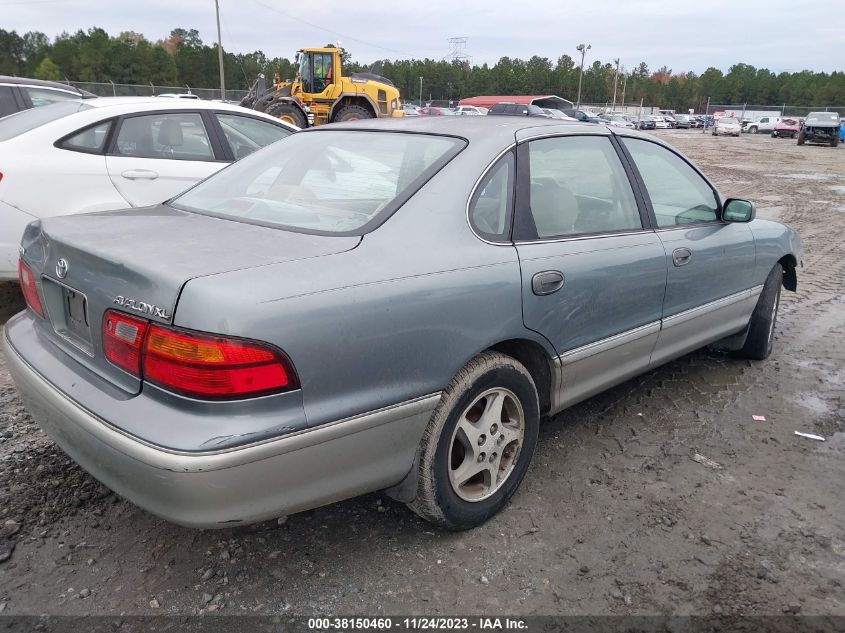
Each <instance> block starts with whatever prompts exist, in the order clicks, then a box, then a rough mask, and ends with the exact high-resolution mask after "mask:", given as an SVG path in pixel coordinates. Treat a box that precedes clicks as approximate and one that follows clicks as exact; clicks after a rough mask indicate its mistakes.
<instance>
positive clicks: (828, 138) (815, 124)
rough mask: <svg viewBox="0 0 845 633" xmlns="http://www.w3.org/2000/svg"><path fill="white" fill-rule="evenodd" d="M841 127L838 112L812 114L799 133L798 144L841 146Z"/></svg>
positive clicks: (805, 120) (808, 116)
mask: <svg viewBox="0 0 845 633" xmlns="http://www.w3.org/2000/svg"><path fill="white" fill-rule="evenodd" d="M841 125H842V121H841V120H840V118H839V114H838V113H836V112H810V114H808V115H807V118H806V119H804V126H803V127H802V128H801V131H800V132H799V133H798V144H799V145H803V144H804V143H805V142H809V143H826V144H828V145H830V146H831V147H836V146H837V145H839V137H840V132H841Z"/></svg>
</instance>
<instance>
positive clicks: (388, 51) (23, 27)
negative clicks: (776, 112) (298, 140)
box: [0, 0, 845, 73]
mask: <svg viewBox="0 0 845 633" xmlns="http://www.w3.org/2000/svg"><path fill="white" fill-rule="evenodd" d="M801 4H802V3H801V2H795V0H765V1H763V2H761V1H760V0H739V1H738V0H730V1H728V0H707V1H706V2H698V1H693V2H690V1H686V2H685V1H675V2H667V1H665V0H659V1H658V0H634V1H625V0H584V1H583V2H563V1H561V0H532V1H530V2H529V1H527V0H522V1H520V2H514V1H513V0H482V1H479V0H364V1H361V0H358V1H357V2H351V1H349V0H345V1H341V0H319V1H316V2H291V1H289V0H220V12H221V21H222V25H223V47H224V49H226V50H229V51H233V52H249V51H253V50H262V51H264V52H265V53H266V54H267V55H268V56H269V57H276V56H282V57H292V56H293V52H294V51H295V50H296V49H297V48H301V47H304V46H322V45H323V44H326V43H328V42H330V41H337V40H340V41H341V42H342V44H343V46H344V47H345V48H346V49H348V50H349V52H350V53H351V54H352V58H353V59H355V60H357V61H360V62H370V61H373V60H375V59H379V58H391V59H396V58H403V59H404V58H410V57H417V58H421V57H431V58H433V59H441V58H443V57H445V56H446V55H448V53H449V44H448V43H447V41H446V40H447V38H449V37H454V36H466V37H468V38H469V40H468V43H467V47H466V52H467V54H469V55H471V56H472V58H473V61H474V62H475V63H484V62H488V63H491V64H492V63H495V62H496V60H498V59H499V58H500V57H502V56H505V55H507V56H509V57H521V58H528V57H530V56H531V55H534V54H536V55H540V56H544V57H549V58H550V59H552V60H555V59H557V57H559V56H560V55H563V54H569V55H571V56H572V57H573V58H574V57H577V56H578V55H579V53H578V52H577V51H576V50H575V46H576V45H577V44H579V43H580V42H585V43H589V44H592V49H591V50H590V51H589V52H588V54H587V60H586V63H587V64H590V63H591V62H592V61H594V60H595V59H599V60H601V61H610V60H612V59H614V58H616V57H620V58H621V60H622V64H623V65H624V66H626V67H627V68H632V67H634V66H635V65H637V64H638V63H639V62H641V61H645V62H646V63H647V64H648V65H649V68H650V69H652V70H657V68H658V67H660V66H663V65H666V66H668V67H669V68H671V69H672V70H673V71H674V72H676V73H677V72H681V71H689V70H691V71H694V72H697V73H701V71H703V70H705V69H706V68H707V67H709V66H715V67H717V68H721V69H722V70H724V71H727V69H728V67H729V66H730V65H731V64H733V63H736V62H744V63H747V64H752V65H754V66H757V67H758V68H769V69H770V70H773V71H775V72H780V71H797V70H802V69H811V70H815V71H828V72H829V71H832V70H842V69H843V68H845V29H843V22H842V19H841V12H837V11H834V10H832V11H831V12H830V14H829V17H828V18H821V17H820V16H819V14H818V11H817V10H812V11H807V10H802V9H801ZM823 4H824V3H821V4H818V3H814V6H816V7H819V6H822V5H823ZM830 8H831V9H833V5H832V4H831V5H830ZM0 15H2V19H0V28H4V29H7V30H16V31H18V32H19V33H23V32H26V31H30V30H37V31H42V32H44V33H47V35H49V36H51V37H53V36H55V35H57V34H59V33H61V32H62V31H70V32H73V31H76V30H78V29H87V28H89V27H92V26H100V27H102V28H104V29H105V30H106V31H108V32H109V33H110V34H112V35H115V34H117V33H119V32H120V31H127V30H133V31H138V32H141V33H143V34H144V35H145V36H146V37H147V38H149V39H151V40H156V39H161V38H163V37H165V36H167V35H168V34H169V32H170V30H171V29H173V28H176V27H182V28H186V29H190V28H196V29H197V30H199V32H200V36H201V37H202V39H203V41H205V42H207V43H211V42H213V41H214V40H216V37H217V35H216V29H215V25H214V0H0Z"/></svg>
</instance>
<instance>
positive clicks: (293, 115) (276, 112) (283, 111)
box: [266, 101, 308, 128]
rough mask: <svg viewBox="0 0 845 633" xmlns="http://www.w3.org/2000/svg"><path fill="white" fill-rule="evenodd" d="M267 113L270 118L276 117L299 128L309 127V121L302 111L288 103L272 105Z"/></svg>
mask: <svg viewBox="0 0 845 633" xmlns="http://www.w3.org/2000/svg"><path fill="white" fill-rule="evenodd" d="M266 112H267V114H269V115H270V116H274V117H276V118H277V119H281V120H282V121H284V122H285V123H290V124H291V125H295V126H296V127H298V128H306V127H308V119H306V118H305V115H304V114H303V113H302V110H300V109H299V108H297V107H296V106H295V105H292V104H290V103H288V102H286V101H282V102H279V103H272V104H270V106H269V107H268V108H267V110H266Z"/></svg>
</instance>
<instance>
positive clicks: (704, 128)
mask: <svg viewBox="0 0 845 633" xmlns="http://www.w3.org/2000/svg"><path fill="white" fill-rule="evenodd" d="M709 116H710V97H707V107H706V108H705V109H704V125H703V126H701V133H702V134H706V133H707V117H709Z"/></svg>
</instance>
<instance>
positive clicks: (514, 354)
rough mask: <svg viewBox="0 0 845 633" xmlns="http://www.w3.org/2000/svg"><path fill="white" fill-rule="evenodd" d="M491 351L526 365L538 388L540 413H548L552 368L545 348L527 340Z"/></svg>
mask: <svg viewBox="0 0 845 633" xmlns="http://www.w3.org/2000/svg"><path fill="white" fill-rule="evenodd" d="M490 349H491V350H493V351H496V352H501V353H502V354H505V355H507V356H510V357H511V358H514V359H516V360H518V361H519V362H520V363H522V364H523V365H525V368H526V369H527V370H528V373H530V374H531V377H532V378H533V379H534V384H535V385H536V387H537V396H538V397H539V399H540V413H541V414H542V413H548V412H549V410H550V409H551V406H552V403H551V395H552V367H551V358H549V355H548V353H546V350H545V349H543V346H542V345H540V344H539V343H535V342H534V341H529V340H526V339H512V340H509V341H502V342H501V343H498V344H496V345H494V346H493V347H491V348H490Z"/></svg>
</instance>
